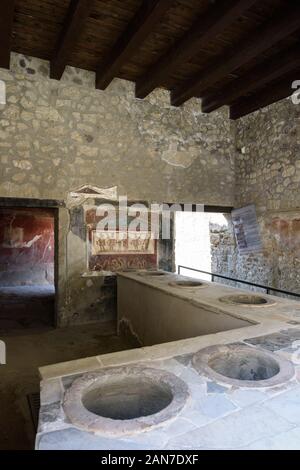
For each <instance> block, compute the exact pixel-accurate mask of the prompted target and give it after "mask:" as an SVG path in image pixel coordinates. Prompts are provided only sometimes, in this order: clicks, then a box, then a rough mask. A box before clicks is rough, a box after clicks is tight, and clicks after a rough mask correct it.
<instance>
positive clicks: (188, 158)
mask: <svg viewBox="0 0 300 470" xmlns="http://www.w3.org/2000/svg"><path fill="white" fill-rule="evenodd" d="M161 158H162V160H163V161H165V162H166V163H168V164H169V165H172V166H177V167H181V168H189V167H190V166H191V165H192V163H193V161H194V160H195V158H196V154H195V152H194V151H189V150H188V151H186V150H185V151H182V150H178V144H177V143H176V142H171V143H170V145H169V148H168V149H167V150H165V151H164V152H163V153H162V157H161Z"/></svg>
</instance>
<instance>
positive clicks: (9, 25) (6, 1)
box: [0, 0, 15, 69]
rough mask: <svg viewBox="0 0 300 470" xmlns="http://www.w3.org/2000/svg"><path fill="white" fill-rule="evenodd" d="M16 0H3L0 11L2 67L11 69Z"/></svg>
mask: <svg viewBox="0 0 300 470" xmlns="http://www.w3.org/2000/svg"><path fill="white" fill-rule="evenodd" d="M14 9H15V0H2V2H1V13H0V67H2V68H5V69H9V66H10V53H11V43H12V29H13V19H14Z"/></svg>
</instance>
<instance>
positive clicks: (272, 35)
mask: <svg viewBox="0 0 300 470" xmlns="http://www.w3.org/2000/svg"><path fill="white" fill-rule="evenodd" d="M299 28H300V7H299V6H298V7H294V8H291V9H289V10H288V12H287V13H286V14H285V15H284V14H283V13H282V12H281V13H280V15H278V16H277V17H276V18H272V19H271V20H269V21H268V22H267V23H266V24H263V25H262V26H260V27H259V28H258V29H257V30H256V31H253V33H252V34H249V35H248V36H247V37H246V39H245V40H244V41H243V42H240V43H239V44H237V45H236V46H234V47H231V48H230V49H229V50H227V52H226V51H225V53H224V54H222V56H220V57H219V58H217V59H216V60H214V61H213V62H211V64H210V65H209V66H208V67H207V68H206V69H204V70H203V71H202V72H201V73H200V74H198V75H197V76H196V77H194V78H192V79H191V80H187V83H186V84H185V85H184V86H181V87H179V88H177V89H175V90H173V91H172V93H171V102H172V105H174V106H180V105H181V104H183V103H184V102H185V101H187V100H188V99H190V98H192V97H193V96H203V92H204V91H206V89H208V88H209V87H212V86H213V85H215V84H216V83H217V82H218V81H220V80H221V79H222V78H224V77H226V76H228V74H230V73H232V72H234V71H235V70H237V69H238V68H240V67H241V66H242V65H244V64H246V63H247V62H249V61H251V60H252V59H254V58H255V57H258V56H259V55H260V54H262V53H263V52H265V51H266V50H268V49H270V48H271V47H272V46H273V45H274V44H276V43H278V42H279V41H281V40H282V39H284V38H285V37H287V36H289V35H291V34H293V33H294V32H295V31H297V30H298V29H299ZM249 36H250V37H249Z"/></svg>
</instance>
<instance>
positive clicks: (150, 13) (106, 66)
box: [96, 0, 175, 90]
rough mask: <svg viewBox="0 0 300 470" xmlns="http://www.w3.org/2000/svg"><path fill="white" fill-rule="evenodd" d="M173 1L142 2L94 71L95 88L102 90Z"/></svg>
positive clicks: (155, 0) (154, 0)
mask: <svg viewBox="0 0 300 470" xmlns="http://www.w3.org/2000/svg"><path fill="white" fill-rule="evenodd" d="M174 3H175V1H174V0H144V1H143V3H142V5H141V7H140V9H139V10H138V11H137V13H136V15H135V16H134V17H133V19H132V21H131V22H130V23H129V25H128V27H127V29H126V30H125V31H124V33H123V34H122V35H121V36H120V37H119V39H118V40H117V42H116V43H115V45H114V46H113V48H112V50H111V51H110V52H109V54H108V55H107V57H106V58H105V59H104V60H103V61H102V62H101V64H99V66H98V67H97V71H96V88H100V89H102V90H104V89H105V88H106V87H107V86H108V85H109V84H110V82H111V81H112V80H113V78H114V77H116V76H117V75H118V73H119V71H120V70H121V67H122V66H123V65H124V64H125V63H126V62H127V61H128V60H129V59H130V58H131V57H132V56H133V55H134V54H135V53H136V51H137V49H138V48H139V47H140V45H141V44H142V43H143V42H144V41H145V40H146V39H147V37H148V36H149V34H150V33H151V32H152V31H153V28H154V26H156V24H157V23H158V22H159V21H160V20H161V18H162V16H163V15H164V14H165V13H166V11H167V10H168V9H169V8H170V7H171V6H172V4H174Z"/></svg>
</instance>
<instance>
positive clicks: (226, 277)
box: [178, 264, 300, 298]
mask: <svg viewBox="0 0 300 470" xmlns="http://www.w3.org/2000/svg"><path fill="white" fill-rule="evenodd" d="M181 269H187V270H189V271H195V272H197V273H202V274H207V275H209V276H211V282H214V281H215V278H216V277H219V278H221V279H226V280H227V281H233V282H239V283H240V284H248V285H249V286H253V287H258V288H259V289H265V291H266V294H270V292H278V293H280V294H285V295H291V296H294V297H298V298H300V294H296V292H290V291H287V290H283V289H277V288H276V287H270V286H264V285H262V284H257V283H255V282H250V281H243V280H242V279H236V278H234V277H229V276H224V275H223V274H216V273H210V272H209V271H203V270H201V269H196V268H190V267H188V266H183V265H181V264H180V265H178V274H180V271H181Z"/></svg>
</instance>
